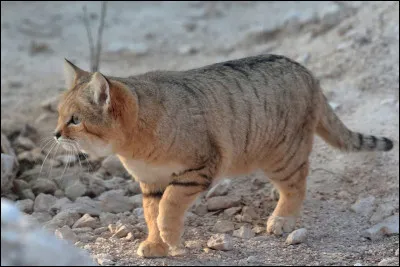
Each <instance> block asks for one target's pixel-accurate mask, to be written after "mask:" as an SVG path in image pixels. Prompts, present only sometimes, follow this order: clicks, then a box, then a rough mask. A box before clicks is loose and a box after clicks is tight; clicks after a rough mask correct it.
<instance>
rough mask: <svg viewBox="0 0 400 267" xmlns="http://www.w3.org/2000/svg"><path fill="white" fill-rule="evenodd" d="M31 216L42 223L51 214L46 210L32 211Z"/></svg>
mask: <svg viewBox="0 0 400 267" xmlns="http://www.w3.org/2000/svg"><path fill="white" fill-rule="evenodd" d="M31 218H32V219H34V220H35V221H36V222H38V223H40V224H43V223H46V222H48V221H50V220H51V218H52V217H51V215H50V214H49V213H48V212H43V211H40V212H33V213H32V214H31Z"/></svg>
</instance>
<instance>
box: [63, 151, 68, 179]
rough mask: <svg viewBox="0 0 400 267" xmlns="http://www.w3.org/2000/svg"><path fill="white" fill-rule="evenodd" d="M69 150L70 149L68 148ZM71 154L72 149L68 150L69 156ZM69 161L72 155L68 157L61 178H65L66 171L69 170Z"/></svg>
mask: <svg viewBox="0 0 400 267" xmlns="http://www.w3.org/2000/svg"><path fill="white" fill-rule="evenodd" d="M67 151H68V150H67ZM69 155H70V151H68V156H69ZM69 161H70V157H68V161H67V164H66V165H65V167H64V171H63V173H62V174H61V178H63V177H64V173H65V171H66V170H67V167H68V166H69Z"/></svg>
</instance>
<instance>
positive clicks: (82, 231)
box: [72, 227, 93, 235]
mask: <svg viewBox="0 0 400 267" xmlns="http://www.w3.org/2000/svg"><path fill="white" fill-rule="evenodd" d="M72 231H73V232H74V233H75V234H77V235H79V234H86V233H90V232H92V231H93V228H91V227H79V228H72Z"/></svg>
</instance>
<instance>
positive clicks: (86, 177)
mask: <svg viewBox="0 0 400 267" xmlns="http://www.w3.org/2000/svg"><path fill="white" fill-rule="evenodd" d="M80 181H81V183H82V184H83V185H84V186H85V188H86V192H85V194H86V195H89V196H91V197H96V196H99V195H100V194H101V193H103V192H104V191H106V188H107V186H106V183H105V181H104V180H103V179H101V178H99V177H96V176H93V175H91V174H89V173H83V174H82V176H81V177H80Z"/></svg>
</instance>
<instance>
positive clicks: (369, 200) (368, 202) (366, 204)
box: [351, 196, 375, 216]
mask: <svg viewBox="0 0 400 267" xmlns="http://www.w3.org/2000/svg"><path fill="white" fill-rule="evenodd" d="M374 204H375V197H373V196H369V197H366V198H362V199H359V200H357V202H356V203H354V204H353V205H352V206H351V210H352V211H354V212H355V213H357V214H360V215H362V216H369V215H371V213H372V211H373V210H374Z"/></svg>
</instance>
